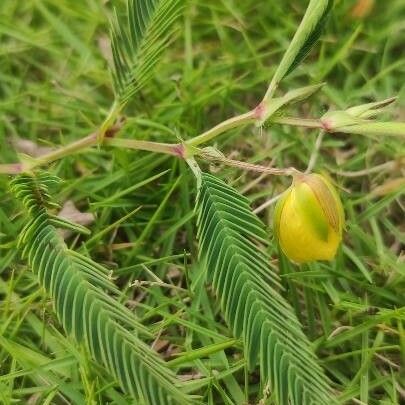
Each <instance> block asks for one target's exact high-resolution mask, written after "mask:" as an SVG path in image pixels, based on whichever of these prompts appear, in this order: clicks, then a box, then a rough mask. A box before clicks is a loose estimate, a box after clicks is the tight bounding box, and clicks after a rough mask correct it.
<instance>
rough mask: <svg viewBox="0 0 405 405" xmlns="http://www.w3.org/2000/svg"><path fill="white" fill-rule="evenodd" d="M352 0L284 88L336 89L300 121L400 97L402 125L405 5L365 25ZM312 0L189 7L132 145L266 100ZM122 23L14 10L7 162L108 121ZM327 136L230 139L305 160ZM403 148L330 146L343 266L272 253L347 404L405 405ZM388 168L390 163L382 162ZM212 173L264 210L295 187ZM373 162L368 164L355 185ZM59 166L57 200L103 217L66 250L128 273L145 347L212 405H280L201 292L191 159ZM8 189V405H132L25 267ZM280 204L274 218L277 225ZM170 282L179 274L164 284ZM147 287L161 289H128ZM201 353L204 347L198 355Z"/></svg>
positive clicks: (3, 58)
mask: <svg viewBox="0 0 405 405" xmlns="http://www.w3.org/2000/svg"><path fill="white" fill-rule="evenodd" d="M353 3H354V2H353V1H336V4H335V7H334V12H333V15H332V17H331V18H330V20H329V22H328V24H327V27H326V32H325V33H324V35H323V36H322V41H321V42H320V44H319V45H318V46H317V47H316V48H315V49H314V50H313V51H312V52H311V54H310V56H309V57H308V58H307V60H306V61H305V63H304V64H303V65H302V66H301V67H299V68H298V69H297V70H296V71H295V72H294V73H293V74H291V75H290V77H288V78H287V79H286V81H285V82H283V84H282V86H281V89H282V90H283V91H286V90H288V89H290V88H293V87H296V86H304V85H307V84H313V83H318V82H320V81H326V82H327V83H328V85H327V86H326V87H324V88H323V89H322V91H321V92H320V93H318V94H317V95H315V96H313V97H312V99H311V100H310V101H307V102H305V103H304V104H301V105H299V107H294V108H295V109H290V111H289V113H291V115H293V116H301V117H319V116H321V115H322V114H323V113H325V112H326V111H327V109H328V108H334V109H343V108H346V107H348V106H351V105H356V104H360V103H362V102H367V101H369V100H379V99H384V98H387V97H390V96H394V95H398V96H399V100H398V102H397V104H396V105H394V107H393V108H392V109H391V112H392V114H391V115H390V116H387V117H388V118H390V120H392V121H393V120H401V121H404V113H403V108H402V109H401V105H402V106H403V105H404V87H403V80H402V79H401V78H402V77H403V75H404V73H405V60H404V58H403V54H401V52H403V47H404V40H403V38H404V23H403V21H404V15H405V6H404V3H403V1H401V0H390V1H389V2H383V3H384V4H383V3H382V2H376V6H375V8H374V10H373V11H372V13H371V14H370V15H369V16H368V17H365V18H364V19H355V18H352V17H350V10H351V8H352V7H353ZM305 6H306V1H298V0H296V1H292V2H288V4H287V2H280V1H276V0H263V1H259V2H258V1H253V0H244V1H231V0H221V1H214V0H209V1H206V0H204V1H203V0H197V1H193V2H190V4H189V5H188V6H187V7H186V9H185V14H184V18H182V19H181V20H180V23H179V24H178V28H179V30H178V34H177V36H176V41H175V42H174V43H173V45H172V46H171V47H170V49H169V50H168V52H166V53H165V56H164V58H163V62H162V63H161V64H160V65H159V67H158V69H157V71H156V74H155V77H154V79H153V80H152V81H151V83H150V84H149V85H147V86H146V87H144V88H143V89H142V90H141V91H140V92H139V94H138V96H137V97H136V98H135V99H134V100H133V101H132V102H131V103H130V104H129V105H128V106H127V109H126V112H127V114H128V116H129V119H128V121H127V123H126V126H125V128H124V129H123V131H122V135H123V136H125V137H127V138H131V137H132V138H134V139H147V140H156V141H161V142H175V141H176V139H177V138H178V137H181V138H183V139H188V138H190V137H191V136H194V135H197V134H198V133H200V132H201V131H203V130H204V129H207V128H209V127H211V126H213V125H215V124H216V123H217V122H219V121H222V120H223V119H225V118H227V117H229V116H232V115H234V114H236V113H242V112H244V111H246V109H247V108H252V107H254V106H255V105H256V104H257V102H258V101H259V100H260V98H261V97H262V95H263V90H264V89H265V88H266V84H267V83H268V81H269V79H270V77H271V75H272V73H273V72H274V71H275V68H276V66H277V63H278V62H279V61H280V58H281V56H282V54H283V52H284V50H285V49H286V47H287V46H288V43H289V41H290V39H291V37H292V35H293V33H294V32H295V30H296V27H297V25H298V23H299V21H300V19H301V17H302V15H303V13H304V11H305ZM110 15H111V2H108V1H106V2H102V1H98V0H86V1H81V2H78V1H75V0H36V1H25V2H20V1H14V0H3V1H2V2H1V3H0V118H1V119H0V145H1V146H0V161H1V163H9V162H14V161H16V160H17V156H16V153H15V144H16V139H17V138H23V139H29V140H31V141H34V142H35V143H36V144H37V145H40V146H42V147H43V146H50V147H52V146H56V145H61V144H66V143H68V142H70V141H73V140H76V139H79V138H81V137H83V136H85V135H87V134H89V133H90V132H92V131H93V130H94V129H95V128H96V127H97V126H98V125H99V124H100V123H101V122H102V121H103V119H104V118H105V115H106V112H107V110H108V109H109V107H110V104H111V101H112V100H113V90H112V86H111V80H110V73H109V70H108V62H107V60H109V59H110V53H109V42H108V30H109V27H108V17H109V16H110ZM316 137H317V133H316V132H315V131H313V130H304V129H294V128H288V127H284V126H280V125H272V126H271V127H265V128H264V129H263V131H259V130H258V129H256V128H254V127H253V126H249V127H245V128H243V129H237V130H234V131H232V132H230V133H228V134H226V135H223V136H222V138H219V141H218V142H219V143H220V146H221V150H222V151H224V152H225V153H226V154H227V155H231V156H233V157H236V158H237V159H239V160H247V161H250V162H255V163H259V162H263V161H267V162H270V161H272V162H273V163H274V165H276V166H280V167H287V166H291V165H292V166H295V167H297V168H299V169H305V167H306V165H307V163H308V161H309V159H310V156H311V153H312V151H313V149H314V144H315V141H316ZM17 143H18V142H17ZM19 144H20V148H21V143H19ZM403 152H404V149H403V142H401V140H399V139H396V138H388V137H379V138H375V139H372V138H366V137H362V136H359V135H347V134H344V135H343V134H336V135H328V136H326V137H325V138H324V141H323V143H322V149H321V153H320V156H319V157H318V160H317V163H316V166H315V169H317V170H326V171H328V172H330V173H331V174H332V176H333V177H334V178H335V179H337V183H338V185H339V186H340V187H341V193H342V198H343V200H344V205H345V210H346V215H347V232H346V235H345V242H344V246H343V248H342V250H341V252H340V253H339V255H338V257H337V259H336V261H334V262H333V263H330V264H329V263H319V264H313V265H310V266H305V267H302V268H300V269H299V268H298V267H296V266H293V265H291V264H289V263H287V262H286V261H285V260H283V259H282V258H281V260H280V261H278V254H277V252H276V251H275V249H271V250H270V252H269V253H270V255H271V266H272V268H274V269H276V267H277V266H278V265H279V272H280V275H281V280H282V283H283V285H284V286H285V288H286V292H285V294H284V296H285V298H287V300H288V301H289V302H290V303H291V304H292V306H293V308H294V309H295V312H296V314H297V316H298V318H299V319H300V321H301V323H302V324H303V325H304V326H305V333H306V335H307V336H308V337H309V339H310V340H311V341H312V342H313V346H314V349H315V351H316V353H317V355H318V356H319V358H320V359H321V365H322V366H323V367H324V368H325V370H326V372H327V374H328V376H329V378H330V379H331V380H332V381H333V383H334V388H335V389H336V390H337V392H338V393H339V398H340V401H341V403H359V402H358V401H361V402H362V403H365V404H397V403H398V404H399V403H400V401H401V395H402V396H403V395H404V385H403V379H402V378H401V370H400V366H401V362H402V363H403V362H404V360H405V336H404V331H403V325H404V319H405V309H404V304H405V303H404V295H405V294H404V293H405V283H404V276H405V269H404V265H403V258H401V252H402V251H401V244H402V246H403V243H404V239H405V237H404V233H403V232H404V228H403V216H404V213H403V207H404V200H403V191H404V188H403V182H402V183H401V180H400V179H401V177H403V174H404V173H403V168H401V166H400V164H395V162H397V163H398V161H399V159H400V157H401V156H403ZM385 162H393V163H392V164H391V165H385V166H383V168H380V167H379V165H381V164H384V163H385ZM205 168H206V169H207V170H211V171H212V172H216V173H217V175H218V176H220V177H222V178H223V179H225V180H226V181H227V182H228V183H230V184H232V185H233V186H234V187H235V188H237V189H238V190H239V191H241V192H242V193H243V194H244V195H245V196H246V197H247V198H248V199H249V200H250V201H251V204H252V206H253V208H257V207H259V206H260V205H261V204H262V203H263V202H265V201H266V200H268V199H270V198H272V197H273V196H275V195H277V194H278V193H280V192H281V191H282V190H284V189H285V188H286V187H287V186H288V183H287V180H283V179H279V178H276V179H275V178H272V177H264V176H262V177H260V178H259V179H258V177H259V176H258V175H257V174H251V173H248V174H247V173H243V172H241V171H238V170H235V169H229V168H223V167H218V166H215V167H209V166H205ZM219 169H220V171H219ZM360 170H361V171H364V170H365V172H363V173H360V174H362V175H361V176H360V175H356V174H359V173H356V172H358V171H360ZM51 171H52V173H53V174H56V175H58V176H59V177H61V178H62V179H63V180H64V182H63V185H62V187H61V188H60V189H59V191H58V193H57V194H56V195H55V197H56V199H57V200H58V201H59V202H61V203H63V202H65V201H67V200H72V201H73V202H74V203H75V204H76V206H77V207H78V208H79V209H80V210H81V211H83V212H92V213H94V215H95V221H94V222H93V223H92V224H91V225H90V226H89V227H90V229H91V231H92V235H91V236H90V237H82V236H80V237H76V236H71V237H70V238H69V239H68V240H67V242H68V245H69V247H70V248H72V249H75V250H77V251H79V252H81V253H84V254H86V255H88V256H89V257H92V258H93V259H94V260H96V261H98V262H100V263H103V264H104V265H105V266H107V267H108V268H110V269H112V270H113V276H114V277H116V279H115V283H116V285H117V286H118V287H119V288H120V289H121V291H123V292H124V295H125V296H126V299H127V300H129V302H130V306H131V308H135V309H136V314H137V316H138V318H139V320H140V321H141V322H142V323H143V324H144V325H145V326H146V327H147V328H148V330H149V332H151V333H152V335H153V336H154V338H153V339H150V341H148V343H150V344H153V347H154V348H155V349H156V350H158V351H159V352H160V353H161V355H162V357H164V358H165V359H167V360H170V359H172V358H173V356H174V354H175V353H176V352H183V353H187V355H186V357H185V358H183V361H177V360H175V361H173V360H172V361H173V363H172V366H173V367H176V370H177V371H178V374H181V375H183V376H184V377H183V378H184V379H186V380H189V386H190V390H192V389H193V390H194V392H197V393H199V394H200V395H202V398H203V399H202V401H203V402H204V403H215V404H222V403H224V404H242V403H247V402H248V401H250V403H257V402H258V400H259V399H260V398H263V392H262V389H263V387H261V386H260V384H259V378H258V373H257V372H253V373H248V371H247V364H246V361H245V360H244V359H243V356H242V353H243V350H242V347H241V343H240V341H238V340H235V339H234V338H233V337H232V332H231V330H230V328H229V327H228V326H226V324H225V323H224V320H223V317H222V315H221V312H220V309H219V305H218V304H217V302H216V301H215V300H214V299H213V296H214V294H213V292H212V291H211V289H210V288H202V282H203V280H202V278H201V277H200V275H201V268H200V266H199V265H198V262H197V248H196V246H197V245H196V242H195V235H196V230H195V218H194V211H193V206H194V200H195V185H194V183H195V180H194V179H193V176H192V175H191V174H190V173H189V170H188V169H187V167H186V166H185V165H184V164H183V163H182V162H180V161H179V160H176V159H174V158H171V157H166V156H160V155H154V154H150V153H146V152H134V151H125V150H122V149H119V150H118V149H109V148H102V149H101V148H93V149H91V150H88V151H86V153H83V154H80V155H76V156H72V157H68V158H65V159H63V160H61V161H58V162H57V163H54V164H52V166H51ZM342 172H343V175H339V173H342ZM348 175H349V176H348ZM8 181H9V178H8V177H7V176H4V175H2V176H1V177H0V187H1V194H0V201H1V205H0V299H1V301H0V403H5V404H9V403H13V402H14V403H22V404H25V403H27V402H28V401H30V403H34V404H43V403H52V404H53V403H55V404H59V403H72V404H83V403H89V404H92V403H96V404H99V403H119V404H121V403H122V404H126V403H128V402H129V400H128V398H127V397H125V395H123V394H122V392H121V391H120V389H119V388H118V386H117V385H115V384H114V383H113V382H112V381H111V377H110V376H109V375H108V374H106V372H105V371H104V370H103V369H101V368H100V367H99V366H97V365H95V364H94V363H93V362H92V361H91V360H90V357H89V355H88V354H87V353H86V352H84V350H82V349H80V348H79V347H77V346H76V345H75V344H74V342H73V341H72V340H71V339H70V338H66V337H65V333H64V332H63V331H62V329H61V328H60V325H59V323H58V321H57V320H56V317H55V315H54V312H53V310H52V305H51V302H50V301H49V300H48V298H47V295H46V294H45V293H44V291H43V290H42V289H41V288H39V287H38V284H37V281H36V278H35V276H34V274H33V273H32V272H31V271H30V269H29V268H28V267H27V266H26V264H25V263H24V262H23V261H21V260H20V255H19V253H18V251H17V249H16V241H17V237H18V235H19V233H20V231H21V228H22V226H23V224H24V220H23V217H22V215H21V207H19V206H17V205H16V203H15V201H14V199H13V197H12V196H11V194H10V193H9V188H8V186H7V183H8ZM401 184H402V186H401ZM273 208H274V205H272V206H270V207H269V208H267V209H265V210H263V211H261V212H260V214H259V215H260V216H261V218H262V219H263V221H264V222H265V224H266V225H268V228H269V232H271V231H270V225H271V214H272V210H273ZM402 255H403V253H402ZM156 276H157V277H158V278H159V279H160V280H162V281H163V283H160V282H159V283H158V285H156V281H157V280H156ZM136 280H142V281H147V283H143V284H142V285H139V284H136V285H135V286H134V285H132V286H129V285H130V284H131V283H134V282H135V281H136ZM199 348H205V349H202V350H201V351H197V352H196V351H194V350H196V349H199ZM204 350H205V351H204ZM187 356H188V357H190V358H188V357H187ZM175 362H177V363H175ZM169 364H170V363H169ZM208 377H210V378H208ZM402 377H403V375H402ZM401 384H402V385H401ZM402 399H403V397H402ZM355 400H356V401H357V402H353V401H355ZM18 401H19V402H18ZM267 403H272V399H271V398H268V399H267Z"/></svg>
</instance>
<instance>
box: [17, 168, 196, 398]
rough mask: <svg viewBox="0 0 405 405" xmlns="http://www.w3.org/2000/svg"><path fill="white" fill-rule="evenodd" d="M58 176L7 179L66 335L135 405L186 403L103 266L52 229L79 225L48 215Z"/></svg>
mask: <svg viewBox="0 0 405 405" xmlns="http://www.w3.org/2000/svg"><path fill="white" fill-rule="evenodd" d="M57 182H58V179H57V178H55V177H53V176H51V175H49V174H44V173H41V174H37V175H35V176H34V175H30V174H22V175H19V176H17V177H16V178H15V179H13V180H12V182H11V188H12V190H13V192H14V194H15V195H16V197H17V198H18V199H19V200H20V201H21V202H22V203H23V204H24V206H25V208H26V210H27V211H28V214H29V217H30V218H29V220H28V223H27V225H26V226H25V228H24V230H23V231H22V234H21V238H20V241H19V242H20V246H21V247H22V249H23V257H25V258H26V259H27V261H28V263H29V266H30V267H31V268H32V270H33V271H34V273H35V274H36V275H37V276H38V279H39V282H40V283H41V284H42V286H43V287H44V288H45V290H46V291H47V293H48V294H49V295H50V296H51V297H52V299H53V302H54V308H55V311H56V313H57V315H58V318H59V320H60V322H61V323H62V325H63V326H64V329H65V330H66V332H67V333H68V334H71V335H72V336H73V337H74V338H75V339H76V340H77V341H78V342H83V343H85V345H86V346H87V348H88V350H89V351H90V353H91V355H92V356H93V358H94V359H95V360H96V361H98V362H99V363H101V364H103V365H104V366H105V367H106V368H107V370H108V371H109V372H110V373H111V374H112V375H114V376H115V377H116V378H117V380H118V381H119V382H120V385H121V386H122V388H123V389H124V390H125V391H126V392H128V393H129V394H131V395H132V396H133V397H134V399H135V400H136V403H137V404H153V405H155V404H156V405H160V404H174V403H175V404H189V403H190V402H191V401H190V398H189V397H188V396H187V395H186V394H185V393H184V392H183V391H182V389H181V387H180V383H179V381H178V380H177V379H176V377H175V375H174V374H173V372H172V371H171V370H170V369H169V368H168V367H166V366H165V364H164V362H163V361H162V360H161V359H160V358H159V357H158V355H157V354H156V353H155V352H154V351H153V350H152V349H151V348H150V347H149V346H148V345H147V344H145V343H144V342H143V341H142V340H140V339H139V337H138V336H137V334H138V333H142V334H143V335H146V336H149V337H150V334H149V332H148V331H147V329H146V328H145V327H143V326H142V325H141V324H139V323H138V322H137V321H136V319H135V318H134V316H133V314H132V313H131V312H130V311H129V310H128V309H127V308H126V307H125V306H124V305H122V304H120V303H119V302H118V301H117V300H115V299H113V297H112V296H111V294H115V295H119V294H120V292H119V290H118V289H117V288H116V287H115V286H114V284H113V283H112V282H111V280H110V278H109V272H108V270H107V269H106V268H104V267H103V266H100V265H99V264H97V263H95V262H93V261H92V260H90V259H88V258H86V257H84V256H81V255H79V254H77V253H75V252H73V251H72V250H70V249H68V247H67V246H66V244H65V242H64V241H63V239H62V238H61V236H60V235H59V234H58V231H57V228H70V229H74V230H76V231H84V229H83V228H82V227H80V226H77V225H75V224H71V223H69V222H67V221H65V220H62V219H60V218H58V217H56V216H54V215H52V214H50V213H49V210H50V209H53V208H56V207H57V205H56V204H55V203H54V202H53V201H52V198H51V196H50V194H49V191H48V188H49V186H52V185H53V184H54V183H57Z"/></svg>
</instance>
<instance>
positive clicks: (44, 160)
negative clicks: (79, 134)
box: [28, 132, 98, 169]
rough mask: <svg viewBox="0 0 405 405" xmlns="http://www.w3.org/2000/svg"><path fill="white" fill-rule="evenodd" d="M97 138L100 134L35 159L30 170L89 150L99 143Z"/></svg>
mask: <svg viewBox="0 0 405 405" xmlns="http://www.w3.org/2000/svg"><path fill="white" fill-rule="evenodd" d="M97 137H98V133H97V132H94V133H92V134H90V135H88V136H86V137H84V138H82V139H79V140H78V141H75V142H72V143H70V144H69V145H66V146H64V147H62V148H59V149H56V150H54V151H52V152H49V153H47V154H46V155H43V156H41V157H40V158H37V159H35V160H34V161H33V162H32V163H29V164H28V168H29V169H33V168H35V167H37V166H42V165H44V164H48V163H52V162H54V161H55V160H58V159H60V158H62V157H65V156H68V155H72V154H73V153H77V152H80V151H82V150H83V149H85V148H88V147H89V146H93V145H95V144H96V143H97Z"/></svg>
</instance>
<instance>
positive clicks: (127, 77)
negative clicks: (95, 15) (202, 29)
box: [111, 0, 182, 108]
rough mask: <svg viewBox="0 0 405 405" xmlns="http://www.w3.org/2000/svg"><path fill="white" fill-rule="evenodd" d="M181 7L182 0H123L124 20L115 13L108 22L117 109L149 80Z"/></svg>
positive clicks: (167, 41)
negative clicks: (124, 3)
mask: <svg viewBox="0 0 405 405" xmlns="http://www.w3.org/2000/svg"><path fill="white" fill-rule="evenodd" d="M181 6H182V0H142V1H137V0H127V12H126V13H125V15H126V16H127V17H128V18H127V20H126V21H124V20H125V19H124V18H121V17H119V16H118V13H117V11H116V12H115V17H114V19H113V21H112V23H111V48H112V54H113V61H114V71H113V72H112V76H113V83H114V89H115V92H116V97H117V102H118V104H119V106H120V108H122V107H123V106H124V105H125V104H126V103H127V102H128V100H129V99H130V98H131V97H132V96H133V95H134V94H135V93H137V92H138V91H139V90H140V89H141V88H142V87H143V86H144V85H145V84H146V83H147V82H148V80H149V79H150V78H151V75H152V73H153V68H154V67H155V66H156V64H157V63H158V62H159V59H160V57H161V55H162V53H163V51H164V50H165V49H166V47H167V45H168V43H169V41H170V37H171V34H172V31H173V23H174V22H175V21H176V19H177V18H178V17H179V15H180V11H181V8H182V7H181Z"/></svg>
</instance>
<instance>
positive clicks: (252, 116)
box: [185, 109, 258, 146]
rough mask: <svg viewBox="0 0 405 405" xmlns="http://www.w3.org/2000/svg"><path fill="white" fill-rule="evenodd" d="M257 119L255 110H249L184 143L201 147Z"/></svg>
mask: <svg viewBox="0 0 405 405" xmlns="http://www.w3.org/2000/svg"><path fill="white" fill-rule="evenodd" d="M257 117H258V116H257V111H256V109H254V110H251V111H249V112H247V113H245V114H241V115H237V116H236V117H232V118H229V119H227V120H226V121H223V122H221V123H219V124H218V125H216V126H215V127H213V128H211V129H209V130H208V131H205V132H203V133H202V134H201V135H198V136H196V137H194V138H192V139H189V140H188V141H186V142H185V143H186V144H187V145H190V146H198V145H201V144H202V143H206V142H208V141H211V140H212V139H214V138H215V137H217V136H218V135H220V134H222V133H224V132H226V131H228V130H229V129H232V128H236V127H239V126H241V125H245V124H248V123H251V122H255V121H256V119H257Z"/></svg>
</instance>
